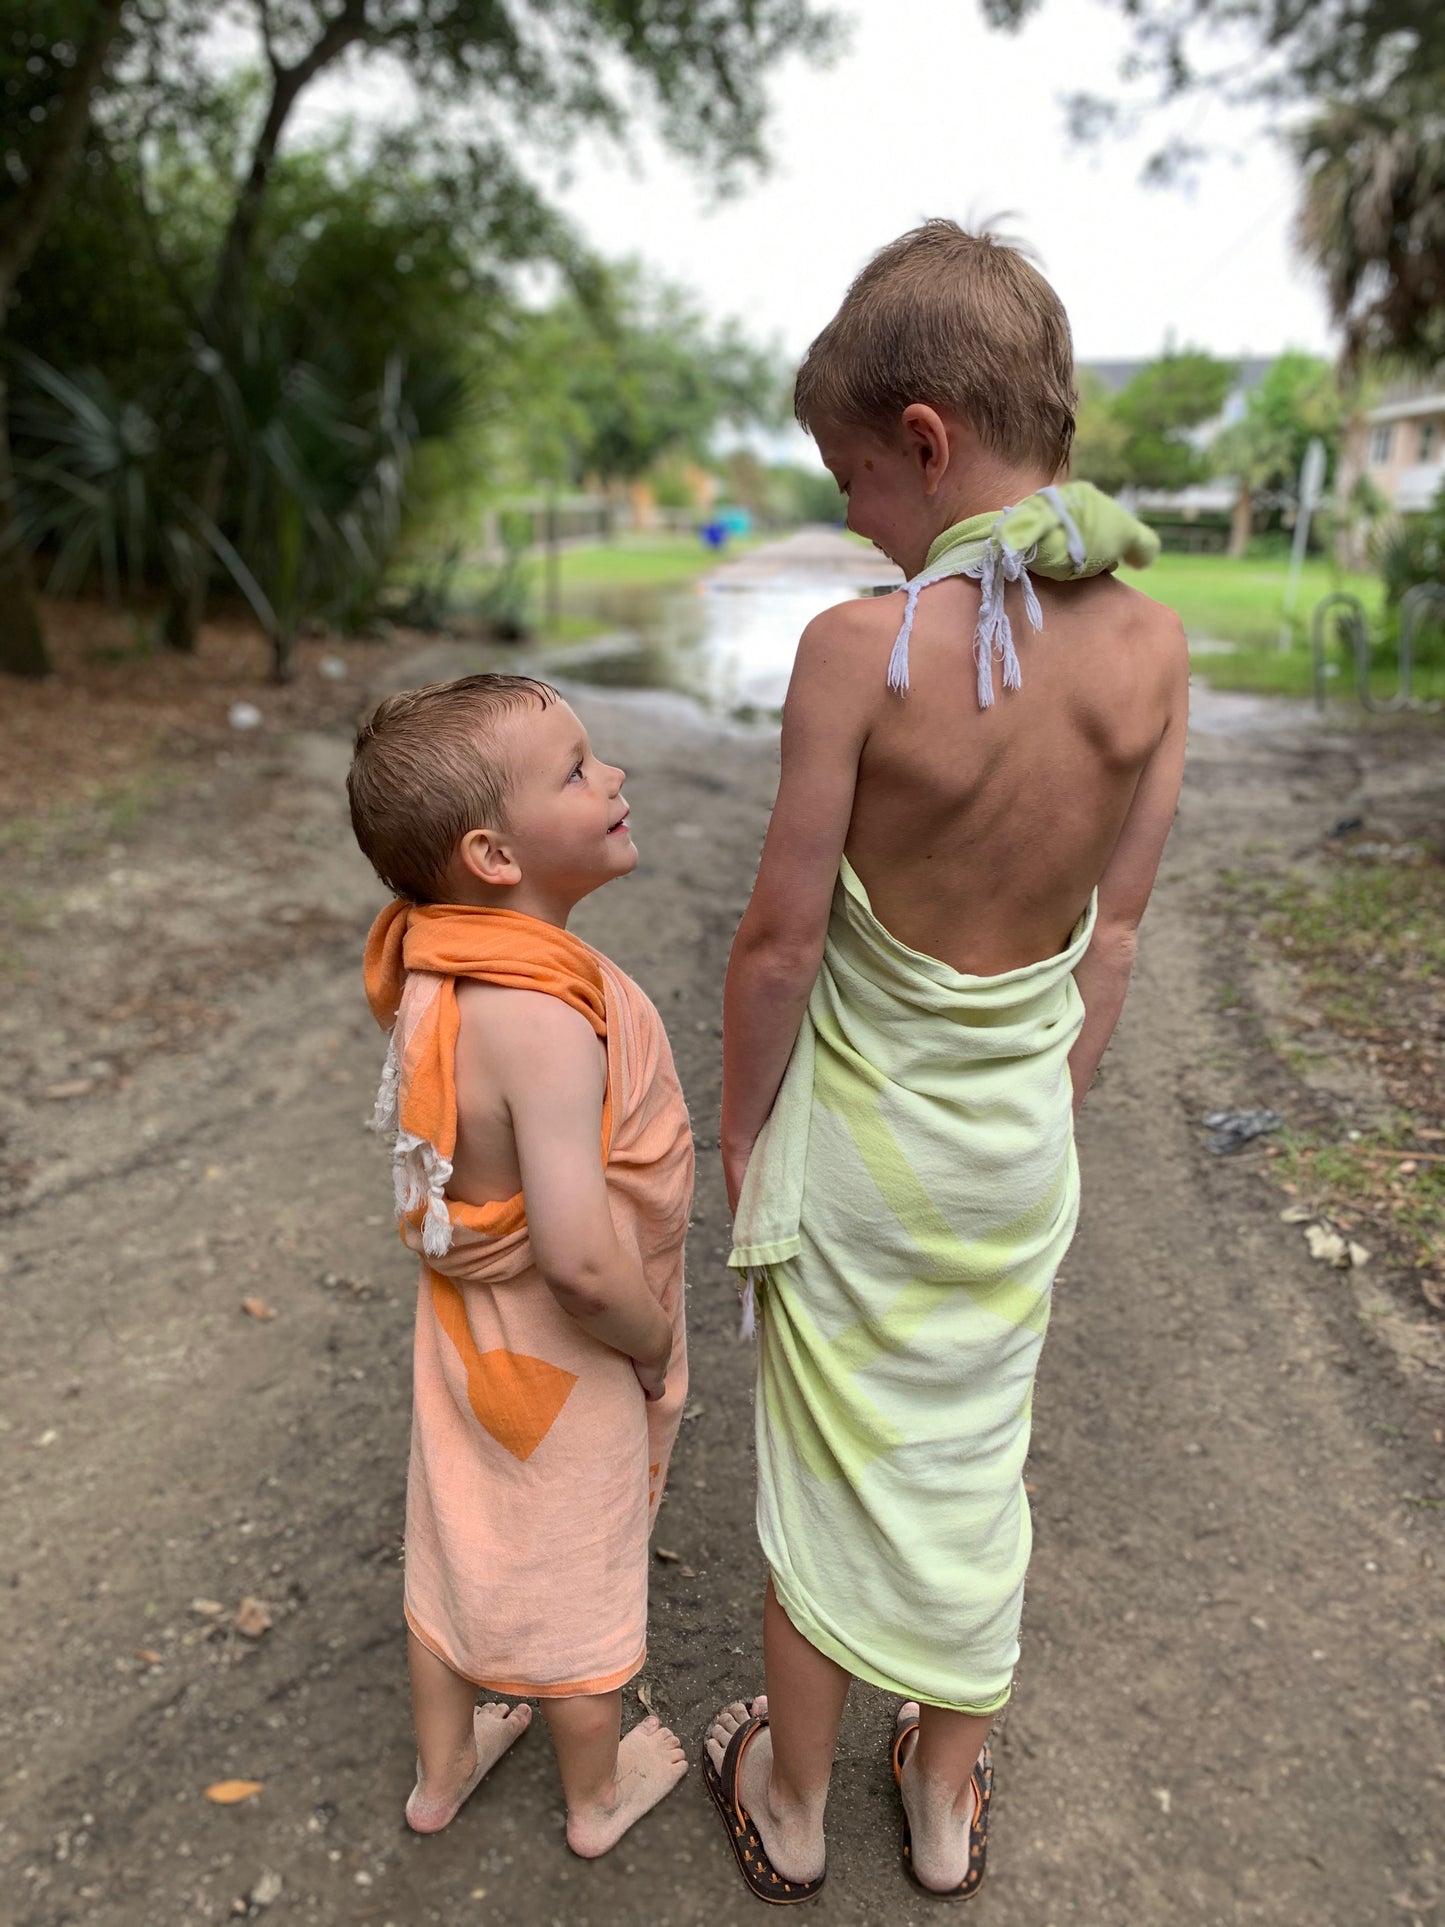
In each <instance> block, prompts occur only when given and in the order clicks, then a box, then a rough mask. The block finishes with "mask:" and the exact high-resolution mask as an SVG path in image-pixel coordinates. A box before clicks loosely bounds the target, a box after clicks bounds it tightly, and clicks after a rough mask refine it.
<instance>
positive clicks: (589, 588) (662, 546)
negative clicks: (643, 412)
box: [452, 529, 766, 642]
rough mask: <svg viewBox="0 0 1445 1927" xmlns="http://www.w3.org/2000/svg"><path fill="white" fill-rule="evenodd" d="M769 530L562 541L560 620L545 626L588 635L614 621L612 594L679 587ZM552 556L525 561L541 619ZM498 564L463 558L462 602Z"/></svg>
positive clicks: (531, 604) (456, 583) (456, 584)
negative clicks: (719, 540) (714, 539)
mask: <svg viewBox="0 0 1445 1927" xmlns="http://www.w3.org/2000/svg"><path fill="white" fill-rule="evenodd" d="M765 539H766V538H764V537H760V536H755V535H754V536H743V537H738V536H733V537H732V538H731V540H730V541H729V542H728V544H727V546H726V548H724V549H722V550H721V551H719V550H716V549H709V548H705V547H704V546H703V544H702V542H701V541H699V539H698V537H697V536H696V535H694V534H693V533H692V532H691V531H690V530H688V531H683V532H680V533H674V532H672V531H671V530H666V529H655V530H629V531H628V532H626V533H625V534H619V535H617V536H616V537H615V538H614V539H613V540H612V541H611V542H589V543H586V544H583V545H579V546H578V547H576V548H564V549H563V550H562V551H561V553H560V555H559V557H558V566H559V575H560V583H561V598H562V611H561V620H560V621H559V622H558V623H557V624H556V625H555V626H554V627H553V628H552V629H551V630H550V631H549V632H548V633H549V637H550V640H552V641H554V642H586V641H589V640H590V639H591V638H592V637H594V636H598V635H602V634H604V633H606V632H607V631H608V630H610V629H613V628H615V627H616V626H617V614H616V611H615V609H614V608H611V607H609V606H608V602H609V599H610V598H613V597H623V596H625V595H626V594H627V593H628V592H629V591H632V590H640V591H642V592H644V593H646V592H648V591H650V590H655V589H672V588H681V587H682V586H683V585H684V584H686V583H688V582H693V581H696V580H697V578H698V577H699V576H702V575H706V574H707V573H708V571H709V570H710V569H715V568H716V567H717V565H718V564H719V563H720V562H725V561H727V560H728V559H729V558H730V557H732V556H735V555H742V554H745V553H746V552H747V550H749V549H754V548H756V547H757V546H758V544H759V542H760V541H762V540H765ZM546 570H547V564H546V559H545V557H544V556H543V555H541V554H540V553H538V552H536V551H533V552H532V553H531V554H529V555H528V557H527V558H526V560H525V562H524V563H523V564H522V580H523V583H524V589H525V597H526V609H527V617H528V620H529V621H530V622H534V623H538V624H540V623H541V622H542V619H543V609H544V605H545V600H546V594H547V576H546ZM496 576H497V572H496V570H495V569H494V568H484V567H481V566H479V565H475V564H466V565H464V566H463V567H462V568H460V569H458V570H457V572H456V575H455V578H454V580H453V584H452V588H453V593H454V595H455V596H456V597H457V598H458V599H459V601H460V602H461V603H463V604H464V605H465V603H466V602H467V601H468V599H469V598H472V597H477V598H483V597H485V596H486V595H487V594H488V592H489V590H490V589H491V586H492V585H493V584H494V582H495V581H496Z"/></svg>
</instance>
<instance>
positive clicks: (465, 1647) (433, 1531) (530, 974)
mask: <svg viewBox="0 0 1445 1927" xmlns="http://www.w3.org/2000/svg"><path fill="white" fill-rule="evenodd" d="M459 976H460V977H474V978H478V979H480V980H482V981H484V982H486V983H496V984H504V985H508V986H510V987H513V988H518V989H528V990H539V991H543V992H545V993H546V994H548V995H550V996H555V997H561V998H562V999H563V1001H564V1002H566V1003H568V1004H570V1005H571V1007H572V1008H573V1009H575V1010H579V1011H581V1012H582V1014H583V1015H584V1016H586V1017H587V1019H588V1021H589V1022H590V1023H591V1024H592V1027H593V1029H594V1030H595V1031H596V1033H597V1034H598V1036H600V1037H603V1038H605V1040H606V1045H607V1096H606V1101H605V1103H604V1109H603V1125H602V1144H601V1147H600V1151H599V1155H600V1156H601V1157H602V1158H603V1160H604V1163H605V1166H606V1174H607V1189H608V1198H609V1202H610V1204H611V1207H612V1220H613V1224H614V1225H615V1227H616V1230H617V1235H618V1239H619V1241H620V1242H621V1244H622V1247H623V1249H624V1251H627V1252H629V1253H631V1254H633V1255H635V1256H636V1258H637V1260H638V1262H639V1264H640V1265H641V1267H642V1272H643V1276H644V1277H645V1278H646V1280H647V1282H648V1284H649V1286H650V1287H651V1289H652V1290H653V1292H654V1293H655V1294H656V1296H657V1298H658V1300H659V1302H660V1303H661V1304H662V1305H663V1307H664V1308H665V1309H666V1310H667V1311H668V1313H669V1314H670V1315H671V1317H672V1321H673V1328H674V1331H675V1333H676V1343H675V1346H674V1350H673V1362H672V1368H671V1370H670V1372H669V1374H668V1380H667V1390H666V1393H665V1396H664V1397H662V1398H661V1399H658V1400H655V1401H652V1402H649V1401H648V1400H646V1399H645V1398H644V1397H643V1393H642V1388H641V1386H640V1385H639V1384H638V1382H637V1378H636V1375H635V1374H634V1372H633V1370H632V1365H631V1362H630V1360H628V1359H626V1358H624V1357H623V1356H622V1354H621V1353H620V1352H615V1351H613V1350H612V1349H611V1348H610V1347H609V1346H607V1345H603V1344H601V1343H600V1342H599V1341H598V1340H597V1339H595V1338H592V1337H590V1336H589V1334H588V1333H586V1332H585V1331H583V1329H582V1327H581V1326H580V1325H578V1324H576V1323H575V1321H574V1320H572V1319H571V1318H569V1317H568V1316H567V1315H566V1313H565V1312H563V1311H561V1310H560V1309H559V1308H558V1306H557V1303H556V1300H555V1299H554V1298H553V1296H552V1294H551V1292H550V1291H549V1290H548V1288H547V1286H546V1284H545V1283H544V1281H543V1279H542V1277H541V1276H540V1274H539V1273H538V1271H537V1268H536V1266H535V1264H534V1263H533V1261H532V1253H531V1246H530V1242H529V1239H528V1235H527V1222H526V1203H525V1199H524V1198H523V1197H522V1196H521V1195H519V1196H517V1197H515V1198H512V1199H509V1200H507V1201H505V1202H503V1203H497V1204H488V1205H480V1206H477V1205H468V1204H465V1203H463V1202H462V1201H460V1200H458V1199H455V1198H448V1197H447V1196H446V1186H447V1183H448V1181H449V1179H450V1177H451V1160H452V1155H453V1153H454V1151H455V1148H456V1040H457V1005H456V979H457V978H458V977H459ZM366 990H367V996H368V998H369V1000H370V1002H371V1007H372V1010H373V1012H374V1013H375V1015H376V1017H377V1020H378V1022H379V1023H381V1024H382V1025H383V1026H386V1025H391V1027H392V1035H391V1048H390V1050H389V1051H388V1054H387V1068H386V1070H385V1071H384V1072H383V1075H382V1086H381V1090H380V1092H379V1093H378V1097H377V1120H376V1121H377V1123H378V1124H379V1125H380V1126H381V1127H382V1128H392V1127H394V1128H395V1129H396V1151H395V1166H396V1178H397V1209H398V1215H399V1218H400V1221H401V1230H402V1237H403V1238H404V1240H405V1241H406V1243H407V1244H408V1245H409V1246H410V1247H411V1249H412V1250H414V1251H417V1252H418V1253H419V1254H420V1255H421V1258H422V1266H421V1289H420V1294H419V1297H418V1303H417V1323H416V1346H415V1354H414V1360H415V1363H414V1391H413V1410H412V1443H411V1465H410V1470H409V1474H408V1479H407V1506H406V1616H407V1622H408V1624H409V1625H410V1626H411V1628H412V1631H413V1632H414V1633H415V1634H416V1636H417V1638H418V1639H420V1640H421V1641H422V1642H423V1644H424V1645H426V1646H428V1647H429V1648H430V1649H431V1650H432V1651H433V1652H434V1653H436V1654H437V1655H438V1657H439V1658H441V1659H443V1660H444V1661H445V1662H446V1664H447V1665H448V1666H450V1667H451V1668H452V1670H453V1671H454V1672H457V1673H460V1674H462V1675H463V1676H464V1677H465V1678H467V1679H470V1680H474V1681H475V1682H476V1683H477V1684H478V1685H479V1686H484V1687H487V1688H488V1689H489V1690H491V1691H493V1692H502V1693H521V1694H528V1695H532V1696H536V1697H541V1698H546V1697H549V1696H550V1697H562V1696H565V1695H568V1694H575V1693H602V1692H607V1691H610V1690H611V1689H612V1688H613V1687H616V1686H621V1685H623V1684H624V1683H625V1682H626V1681H627V1680H629V1679H631V1678H632V1677H633V1675H634V1674H635V1673H637V1672H638V1671H639V1669H640V1668H641V1666H642V1663H643V1660H644V1658H645V1657H646V1650H647V1565H648V1558H647V1541H648V1535H649V1533H650V1531H651V1527H652V1522H653V1520H654V1519H655V1518H656V1516H657V1505H658V1501H659V1500H660V1498H661V1496H662V1489H663V1483H664V1481H665V1479H666V1477H667V1466H668V1460H669V1458H670V1456H671V1453H672V1447H673V1443H674V1441H675V1440H676V1437H677V1428H678V1424H679V1422H680V1420H681V1417H682V1406H683V1401H684V1399H685V1398H686V1396H687V1365H686V1352H685V1346H684V1331H683V1267H682V1248H683V1240H684V1238H685V1236H686V1232H687V1220H688V1213H689V1210H690V1209H691V1204H692V1181H693V1152H692V1132H691V1129H690V1126H689V1123H688V1116H687V1109H686V1106H685V1105H684V1103H683V1097H682V1092H681V1090H680V1088H679V1086H678V1082H677V1075H676V1072H675V1071H674V1069H673V1063H672V1052H671V1050H670V1049H669V1047H668V1042H667V1035H666V1032H665V1031H664V1030H663V1027H662V1020H661V1019H660V1018H659V1016H658V1014H657V1012H656V1010H655V1009H654V1008H653V1006H652V1004H651V1003H650V1002H649V1000H648V998H647V997H646V996H645V995H644V994H643V992H642V991H641V990H639V988H638V987H637V985H636V984H634V983H633V982H632V980H631V979H630V978H629V977H627V976H625V975H624V974H623V972H622V971H620V970H619V969H618V968H617V966H616V965H615V964H613V963H612V962H610V961H609V960H608V959H607V958H606V957H604V956H602V955H601V954H600V952H598V951H596V950H593V949H592V948H591V947H590V946H589V945H587V944H585V943H583V942H582V941H581V940H580V938H577V937H574V936H572V935H571V934H570V933H569V932H567V931H565V930H559V929H557V928H555V926H553V925H551V924H546V923H541V922H539V921H538V920H537V919H535V918H532V917H526V916H522V915H520V914H519V913H517V912H516V911H509V910H484V909H474V908H470V907H467V906H464V905H457V904H434V905H416V904H408V903H402V902H397V903H393V904H392V905H390V906H389V907H388V908H387V909H386V910H384V911H383V912H382V913H381V915H380V916H379V917H378V918H377V920H376V923H375V925H374V926H373V928H372V932H371V936H370V938H369V940H368V942H367V948H366Z"/></svg>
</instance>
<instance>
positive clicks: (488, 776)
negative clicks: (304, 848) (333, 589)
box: [346, 676, 557, 903]
mask: <svg viewBox="0 0 1445 1927" xmlns="http://www.w3.org/2000/svg"><path fill="white" fill-rule="evenodd" d="M556 701H557V692H556V690H555V689H553V687H552V685H551V684H550V683H545V682H538V681H536V679H535V678H533V677H531V676H460V677H458V678H457V679H456V681H454V682H434V683H428V684H427V685H426V687H425V688H422V689H404V690H402V691H400V692H399V693H398V694H397V695H395V696H387V697H386V698H385V699H384V700H383V701H382V702H379V703H378V704H377V706H376V708H375V709H374V710H372V712H371V714H370V715H369V716H368V717H367V718H366V720H365V722H363V723H362V725H361V727H360V729H359V730H358V731H357V732H356V743H355V746H354V748H353V750H352V756H351V770H350V773H349V775H348V776H347V778H346V794H347V797H348V799H349V801H350V804H351V827H352V829H353V830H354V831H355V832H356V840H357V842H358V843H359V844H360V845H361V848H362V851H363V853H364V854H365V856H366V859H367V861H368V862H369V863H370V864H371V867H372V869H373V870H375V871H376V874H377V875H378V876H379V877H380V878H381V880H382V882H383V883H384V884H385V885H386V887H387V889H388V890H391V891H392V892H394V894H395V895H397V896H399V897H410V898H411V899H412V900H413V902H416V903H435V902H437V901H439V900H440V899H441V897H442V896H443V895H444V893H445V890H446V875H447V869H448V867H449V865H450V863H451V860H452V857H453V856H454V855H455V853H456V847H457V845H458V843H460V841H461V840H462V838H463V837H464V836H465V835H466V833H467V831H468V830H480V829H494V830H495V829H502V828H505V824H506V806H507V798H508V795H509V793H510V791H511V786H512V774H513V772H512V770H511V768H510V766H509V765H508V763H507V760H506V758H505V756H503V755H502V753H501V749H500V746H499V744H498V742H497V724H498V723H499V722H500V721H501V719H502V718H503V717H504V716H507V715H510V714H512V713H513V712H515V711H516V710H519V709H525V708H527V707H528V706H529V705H530V704H532V703H535V704H536V705H537V706H538V707H539V708H541V709H545V708H546V707H547V705H548V704H549V703H553V702H556Z"/></svg>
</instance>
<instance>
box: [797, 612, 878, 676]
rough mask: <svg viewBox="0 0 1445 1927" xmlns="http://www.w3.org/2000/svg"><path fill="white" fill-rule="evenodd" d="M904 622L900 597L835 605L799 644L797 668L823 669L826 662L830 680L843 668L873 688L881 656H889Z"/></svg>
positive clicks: (810, 626)
mask: <svg viewBox="0 0 1445 1927" xmlns="http://www.w3.org/2000/svg"><path fill="white" fill-rule="evenodd" d="M902 620H903V598H902V595H901V594H898V595H894V594H890V595H877V596H854V597H853V598H851V600H849V601H847V602H835V603H834V604H833V606H832V607H831V608H830V609H824V610H823V611H822V613H821V614H819V615H816V616H814V617H813V619H812V621H811V622H810V623H809V624H808V625H807V627H806V628H805V629H804V631H803V633H802V636H801V638H800V640H799V643H798V656H797V667H798V668H800V669H803V670H805V671H806V669H807V668H808V666H809V665H810V664H817V665H818V666H819V667H820V668H821V667H822V666H823V665H824V664H825V663H826V664H827V666H828V670H829V680H830V681H834V680H836V678H837V673H838V670H839V669H840V668H842V669H843V670H845V671H846V670H849V669H856V670H857V672H858V673H859V675H860V676H865V677H866V678H867V679H868V686H869V687H870V688H871V687H872V686H873V685H874V684H876V682H877V679H878V657H879V654H880V652H881V653H882V654H883V655H884V656H885V657H886V656H887V653H888V651H889V650H890V649H891V648H892V647H893V642H894V638H895V637H896V636H897V634H898V625H899V624H900V623H901V622H902Z"/></svg>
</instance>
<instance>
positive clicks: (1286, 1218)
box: [1279, 1204, 1315, 1224]
mask: <svg viewBox="0 0 1445 1927" xmlns="http://www.w3.org/2000/svg"><path fill="white" fill-rule="evenodd" d="M1314 1215H1315V1214H1314V1212H1313V1211H1311V1210H1310V1209H1309V1208H1308V1207H1307V1206H1305V1205H1303V1204H1287V1205H1286V1206H1285V1208H1284V1210H1283V1211H1281V1212H1280V1214H1279V1221H1280V1223H1281V1224H1308V1223H1309V1221H1310V1219H1311V1218H1312V1217H1313V1216H1314Z"/></svg>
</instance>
